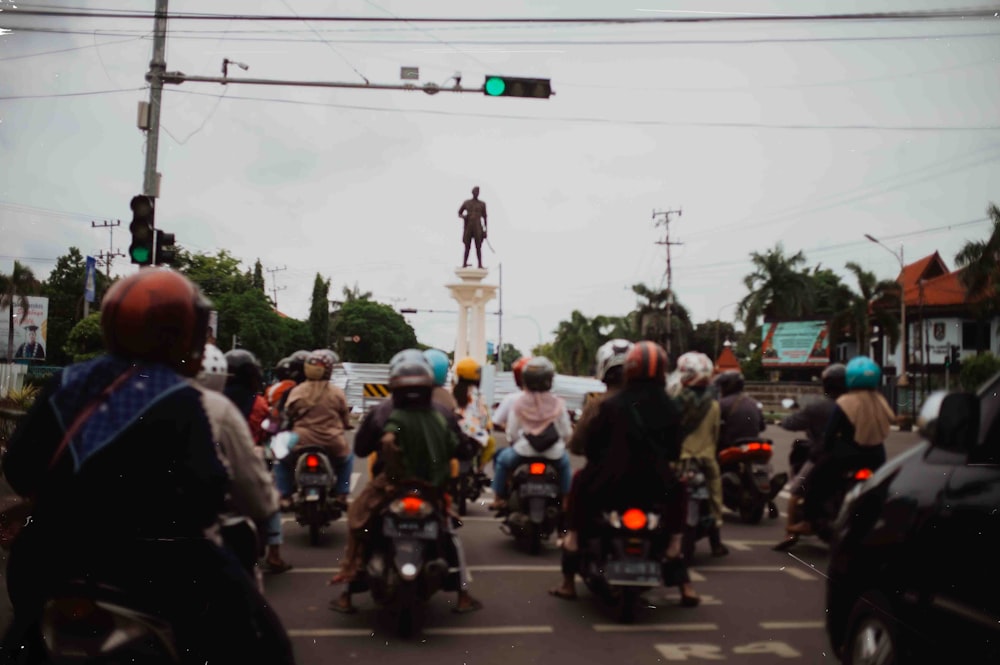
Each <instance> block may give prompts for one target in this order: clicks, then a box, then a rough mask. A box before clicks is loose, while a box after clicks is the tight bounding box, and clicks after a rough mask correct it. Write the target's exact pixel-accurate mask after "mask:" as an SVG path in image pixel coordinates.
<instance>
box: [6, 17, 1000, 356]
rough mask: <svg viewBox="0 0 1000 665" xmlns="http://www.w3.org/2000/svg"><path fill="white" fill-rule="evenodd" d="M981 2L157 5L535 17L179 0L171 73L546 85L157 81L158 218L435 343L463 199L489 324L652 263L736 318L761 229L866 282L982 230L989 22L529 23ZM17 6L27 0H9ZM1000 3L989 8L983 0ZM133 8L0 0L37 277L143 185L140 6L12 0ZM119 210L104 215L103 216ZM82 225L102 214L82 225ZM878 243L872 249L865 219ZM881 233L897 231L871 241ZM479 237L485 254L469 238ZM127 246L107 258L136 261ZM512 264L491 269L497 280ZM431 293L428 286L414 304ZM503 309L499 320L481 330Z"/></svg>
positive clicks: (22, 213) (997, 101)
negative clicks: (500, 92)
mask: <svg viewBox="0 0 1000 665" xmlns="http://www.w3.org/2000/svg"><path fill="white" fill-rule="evenodd" d="M972 5H976V3H975V0H957V1H956V0H866V1H864V2H861V1H856V2H855V1H846V0H845V1H838V2H821V1H818V0H796V1H794V2H786V1H773V2H763V1H761V0H740V1H735V0H732V1H723V0H712V1H711V2H707V1H704V0H634V1H633V2H630V3H623V2H621V1H620V0H573V1H572V2H570V1H568V0H567V1H564V2H554V1H550V2H527V1H516V0H508V1H505V2H497V1H495V0H480V1H478V2H475V3H469V2H458V1H444V0H433V1H431V0H428V1H421V2H414V1H412V0H410V1H403V0H377V1H376V0H344V1H342V2H326V1H321V0H212V1H201V2H194V1H192V0H185V1H182V0H171V1H170V3H169V10H170V12H172V13H174V12H176V13H184V12H201V13H216V14H226V15H229V14H266V15H281V16H289V17H300V16H342V17H343V16H348V17H384V18H397V19H399V18H417V17H427V18H474V17H477V18H518V19H522V18H530V19H535V21H534V22H512V23H422V22H421V23H415V22H412V21H395V22H388V23H361V22H324V21H315V20H313V21H302V20H294V21H282V22H277V21H272V22H259V21H258V22H245V21H239V20H233V19H225V20H214V21H208V20H181V19H176V20H170V21H168V26H167V27H168V37H167V47H166V61H167V70H168V71H181V72H184V73H185V74H188V75H202V76H220V75H221V69H222V61H223V59H224V58H229V59H231V60H235V61H238V62H241V63H244V64H246V65H247V66H248V69H247V70H246V71H244V70H242V69H239V68H236V67H233V66H231V67H230V72H229V74H230V76H231V77H232V78H234V79H235V78H239V77H253V78H261V79H274V80H295V81H334V82H344V83H364V81H365V80H367V81H369V82H370V83H372V84H378V83H382V84H399V83H402V82H403V81H402V80H401V78H400V77H401V72H400V68H401V67H404V66H405V67H419V77H420V78H419V82H418V84H419V85H423V84H426V83H436V84H438V85H440V86H442V87H447V86H451V85H453V84H454V79H453V78H452V77H454V76H455V75H456V74H458V75H460V76H461V82H462V86H463V87H472V88H479V87H480V86H481V85H482V83H483V80H484V77H485V76H486V75H488V74H499V75H509V76H529V77H539V78H549V79H551V85H552V89H553V91H554V92H555V94H554V95H553V96H552V97H551V98H549V99H544V100H540V99H517V98H488V97H485V96H484V95H483V94H481V93H478V92H474V93H468V94H456V93H447V92H441V93H439V94H436V95H428V94H425V93H424V92H422V91H419V90H416V91H405V90H376V89H367V90H365V89H345V88H312V87H301V86H259V85H244V84H235V83H229V84H227V85H225V86H223V85H220V84H218V83H201V82H190V81H188V82H185V83H182V84H179V85H177V84H167V85H166V86H165V92H164V94H163V101H162V115H161V133H160V149H159V155H158V163H157V170H158V171H159V172H160V173H161V174H162V181H161V188H160V196H159V199H158V200H157V211H156V224H157V228H161V229H164V230H166V231H168V232H172V233H174V234H175V235H176V237H177V240H178V243H179V244H181V245H182V246H184V247H185V248H187V249H189V250H192V251H200V252H209V253H214V252H215V251H217V250H218V249H222V248H224V249H227V250H228V251H230V252H231V253H232V254H233V255H235V256H236V257H238V258H240V259H241V260H242V261H243V262H244V264H245V265H246V266H247V267H248V268H250V267H252V266H253V264H254V262H255V261H256V260H257V259H259V260H260V261H261V263H262V264H263V266H264V268H265V269H266V270H267V272H266V273H265V276H266V278H267V288H268V291H269V293H270V294H271V295H272V296H273V297H275V298H276V300H277V304H278V309H279V310H280V311H282V312H283V313H285V314H288V315H289V316H293V317H296V318H301V319H304V318H306V317H307V316H308V310H309V305H310V294H311V291H312V287H313V281H314V278H315V276H316V274H317V273H319V274H321V275H322V276H323V277H324V278H329V279H330V280H331V283H332V287H331V298H336V297H338V296H339V294H340V291H341V289H342V288H343V287H345V286H347V287H353V286H354V285H355V284H357V286H358V287H359V288H360V289H361V290H362V291H371V292H373V295H374V297H375V299H377V300H379V301H382V302H385V303H388V304H391V305H393V306H394V307H397V308H414V309H417V310H418V313H416V314H407V315H406V318H407V320H408V321H409V322H410V324H411V325H412V326H413V327H414V329H415V330H416V332H417V336H418V339H419V340H420V341H421V342H423V343H425V344H430V345H434V346H438V347H441V348H444V349H446V350H451V349H452V348H453V347H454V338H455V328H456V318H457V317H456V313H455V311H456V309H457V305H456V304H455V303H454V301H452V300H451V299H450V297H449V295H448V291H447V289H446V288H445V284H447V283H451V282H455V281H456V276H455V273H454V271H455V269H456V268H457V267H458V266H459V265H460V264H461V259H462V251H463V247H462V244H461V231H462V226H461V224H462V223H461V220H460V219H459V218H458V216H457V212H458V208H459V206H460V205H461V203H462V201H464V200H465V199H466V198H468V197H469V196H470V190H471V189H472V187H473V186H477V185H478V186H479V187H480V189H481V194H480V198H481V199H482V200H483V201H485V202H486V205H487V210H488V214H489V238H488V239H489V244H488V245H484V246H483V253H484V257H483V259H484V263H485V264H486V266H487V267H488V268H489V269H490V274H489V276H488V277H487V281H488V282H490V283H494V284H500V285H501V287H502V288H501V293H502V308H503V316H502V317H499V316H497V315H496V312H497V311H498V309H499V302H498V301H493V302H492V303H491V304H490V305H489V306H488V310H489V312H490V315H489V316H488V320H487V329H488V331H489V339H490V340H491V341H499V340H500V338H501V336H502V341H503V342H504V343H513V344H514V345H515V346H517V347H518V348H519V349H521V350H522V351H524V352H528V351H529V350H530V349H531V347H533V346H535V345H536V344H538V343H539V342H540V341H551V340H552V339H553V331H554V329H555V328H556V326H557V325H558V323H559V322H560V321H561V320H564V319H568V318H569V316H570V313H571V312H572V311H573V310H579V311H581V312H582V313H583V314H585V315H587V316H596V315H599V314H605V315H624V314H626V313H627V312H629V311H631V310H632V309H634V307H635V305H636V298H635V295H634V294H633V293H632V291H631V288H630V287H631V285H632V284H636V283H645V284H647V285H650V286H655V287H663V286H664V285H665V284H666V257H667V251H666V246H665V245H663V244H657V243H658V242H662V241H663V240H664V238H665V235H664V234H665V229H664V227H663V226H662V225H657V223H656V222H657V221H658V220H659V221H662V220H663V219H664V215H654V212H663V211H670V210H674V211H679V212H677V213H674V214H672V215H670V216H669V218H670V220H671V221H670V225H669V232H670V240H671V242H675V243H680V244H676V245H671V246H670V251H671V281H672V286H673V289H674V291H675V293H676V295H677V298H678V300H679V301H680V302H681V303H682V304H683V305H684V306H685V307H687V308H688V310H689V311H690V313H691V316H692V319H693V320H694V321H695V322H699V321H705V320H714V319H717V318H719V319H722V320H732V319H733V318H734V316H735V309H736V302H737V301H739V300H740V299H741V298H743V297H744V296H745V295H746V293H747V291H746V287H745V286H744V285H743V277H744V276H745V275H746V274H747V273H748V272H749V271H750V254H751V252H755V251H756V252H763V251H766V250H767V249H769V248H771V247H773V246H774V245H775V244H776V243H778V242H781V243H783V245H784V247H785V249H786V250H787V251H788V252H789V253H793V252H796V251H799V250H803V251H804V253H805V255H806V258H807V261H808V265H810V266H814V265H817V264H820V265H822V266H824V267H829V268H832V269H833V270H835V271H837V272H838V273H840V274H842V275H845V277H846V276H847V271H846V270H845V268H844V264H845V263H846V262H847V261H852V260H853V261H857V262H859V263H861V264H862V265H863V266H864V267H865V268H866V269H868V270H871V271H873V272H875V273H876V275H877V276H878V277H880V278H886V279H891V278H894V277H895V276H896V274H897V273H898V271H899V258H898V256H894V253H895V254H897V255H898V254H899V252H900V251H901V250H902V252H903V258H904V259H905V260H906V262H907V263H909V262H911V261H913V260H916V259H919V258H921V257H923V256H926V255H928V254H931V253H933V252H935V251H938V252H940V254H941V256H942V258H943V259H944V261H945V263H946V264H947V265H948V266H949V267H954V265H955V264H954V257H955V254H956V252H957V251H958V250H959V248H960V247H961V246H962V245H963V244H964V243H965V242H967V241H969V240H977V239H984V238H985V237H986V235H987V233H988V230H989V223H988V222H987V221H986V208H987V206H988V205H989V204H990V203H991V202H996V203H998V204H1000V114H998V109H1000V86H998V85H997V82H998V81H1000V18H998V17H996V16H988V17H986V18H969V17H966V18H964V19H947V20H944V19H933V20H931V19H920V20H899V19H896V20H893V21H876V20H852V21H829V20H827V21H820V20H811V21H801V22H775V21H745V22H721V23H720V22H715V23H664V22H658V23H643V24H634V23H626V24H622V23H617V24H612V23H586V24H551V23H549V24H546V23H542V22H537V20H538V19H544V18H628V19H662V18H718V17H724V16H740V17H744V18H748V17H750V16H751V15H752V16H765V15H772V16H773V15H780V14H796V15H815V14H824V13H825V14H830V13H857V12H899V11H918V10H931V9H960V8H968V7H970V6H972ZM15 6H16V8H15ZM976 6H977V7H979V8H980V9H982V8H986V9H989V8H992V9H994V10H996V12H997V13H1000V4H998V3H996V2H994V3H980V4H978V5H976ZM63 7H65V8H77V9H81V8H82V9H83V10H85V11H94V10H105V9H127V10H131V11H136V10H145V11H152V10H153V7H154V2H153V1H152V0H146V1H144V2H142V3H139V2H125V1H124V0H95V1H94V2H88V1H86V0H41V1H40V2H31V1H26V2H12V1H11V0H0V8H2V9H3V10H4V11H3V12H0V32H2V33H3V34H2V35H0V237H2V238H3V241H2V243H0V272H9V271H10V270H11V268H12V267H13V261H14V260H15V259H17V260H20V261H23V262H25V263H27V264H28V265H29V266H30V267H31V268H32V269H33V270H34V271H35V273H36V275H37V276H39V277H40V278H44V277H45V276H47V275H48V273H49V271H50V270H51V269H52V267H53V266H54V264H55V259H56V257H58V256H60V255H62V254H65V253H66V251H67V249H68V247H70V246H76V247H79V248H80V249H81V251H82V252H83V253H84V254H89V255H96V254H97V253H98V252H101V251H103V252H108V251H109V247H111V248H113V249H114V250H115V251H118V252H125V251H126V250H127V247H128V230H127V227H128V222H129V219H130V211H129V207H128V203H129V200H130V199H131V197H132V196H134V195H135V194H138V193H140V192H141V190H142V182H143V167H144V160H145V154H144V146H145V140H146V137H145V133H144V132H142V131H141V130H139V129H138V128H137V127H136V115H137V105H138V103H139V102H140V101H148V100H149V93H148V90H147V89H146V87H147V84H146V81H145V74H146V72H147V70H148V65H149V60H150V57H151V53H152V39H151V35H152V30H153V25H152V20H150V19H148V18H141V19H118V18H82V17H77V18H64V17H56V18H53V17H42V16H25V15H21V16H18V9H20V10H24V9H32V8H34V9H43V8H63ZM115 220H121V222H122V225H121V226H119V227H115V228H113V229H112V230H109V228H107V227H103V226H102V225H103V224H105V222H114V221H115ZM95 224H96V226H97V228H95ZM865 234H870V235H873V236H875V237H877V238H880V239H884V243H885V245H886V246H888V249H887V248H886V247H880V246H877V245H876V244H874V243H871V242H869V241H867V240H865V237H864V235H865ZM889 250H891V251H889ZM472 256H473V257H474V256H475V251H474V250H473V253H472ZM136 269H137V267H136V266H133V265H131V264H130V263H129V262H128V259H127V258H122V257H116V258H115V259H114V261H113V263H112V268H111V272H112V274H117V275H124V274H129V273H131V272H134V271H135V270H136ZM501 274H502V280H501ZM427 310H432V311H427ZM501 318H502V331H501V330H500V326H501V320H500V319H501Z"/></svg>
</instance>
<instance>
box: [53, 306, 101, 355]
mask: <svg viewBox="0 0 1000 665" xmlns="http://www.w3.org/2000/svg"><path fill="white" fill-rule="evenodd" d="M62 350H63V351H64V352H65V353H66V354H67V355H68V356H69V357H70V360H71V361H72V362H75V363H78V362H83V361H84V360H90V359H91V358H96V357H97V356H99V355H101V354H102V353H104V351H105V349H104V336H103V335H102V334H101V313H100V312H94V313H93V314H90V315H88V316H86V317H84V318H82V319H80V321H79V323H77V324H76V325H75V326H73V329H72V330H70V331H69V335H68V336H67V338H66V344H65V345H64V346H63V349H62Z"/></svg>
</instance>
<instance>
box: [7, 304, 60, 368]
mask: <svg viewBox="0 0 1000 665" xmlns="http://www.w3.org/2000/svg"><path fill="white" fill-rule="evenodd" d="M17 300H18V298H17V297H15V300H14V359H15V360H18V359H22V358H24V359H31V360H45V345H46V343H47V342H48V339H47V335H48V329H49V299H48V298H42V297H40V296H28V311H27V312H22V311H21V310H20V309H19V308H18V306H17ZM9 317H10V310H8V309H7V308H6V307H5V308H4V310H3V312H0V357H3V358H5V359H6V358H7V335H8V334H9V331H10V327H9V326H8V323H9Z"/></svg>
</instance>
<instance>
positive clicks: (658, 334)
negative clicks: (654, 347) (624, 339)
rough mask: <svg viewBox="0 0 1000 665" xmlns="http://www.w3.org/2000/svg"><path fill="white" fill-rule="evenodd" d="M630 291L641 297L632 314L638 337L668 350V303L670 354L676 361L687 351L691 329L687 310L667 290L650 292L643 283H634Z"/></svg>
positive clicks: (692, 328) (692, 327)
mask: <svg viewBox="0 0 1000 665" xmlns="http://www.w3.org/2000/svg"><path fill="white" fill-rule="evenodd" d="M632 292H633V293H635V294H636V295H637V296H639V297H640V298H642V299H643V300H640V301H639V302H638V303H636V309H635V311H634V312H633V313H632V318H633V320H634V329H635V330H636V331H637V332H638V334H639V337H641V338H642V339H648V340H651V341H653V342H656V343H657V344H659V345H660V346H662V347H664V348H666V347H667V337H668V334H667V303H668V301H669V302H670V335H669V337H670V338H671V344H670V345H669V346H670V355H671V357H672V358H676V357H677V356H678V355H680V353H681V352H682V351H683V350H687V348H688V345H689V342H690V339H691V333H692V331H693V330H694V326H693V325H692V324H691V316H690V315H689V314H688V311H687V308H685V307H684V305H682V304H680V303H679V302H677V300H676V297H673V298H672V296H671V293H670V290H669V289H658V290H653V289H650V288H649V287H648V286H646V285H645V284H633V285H632Z"/></svg>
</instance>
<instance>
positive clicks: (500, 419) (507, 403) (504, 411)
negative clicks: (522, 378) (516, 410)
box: [493, 388, 524, 429]
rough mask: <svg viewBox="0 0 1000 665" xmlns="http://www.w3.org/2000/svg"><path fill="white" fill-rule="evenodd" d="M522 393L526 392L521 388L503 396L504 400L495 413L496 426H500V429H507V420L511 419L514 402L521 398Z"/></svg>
mask: <svg viewBox="0 0 1000 665" xmlns="http://www.w3.org/2000/svg"><path fill="white" fill-rule="evenodd" d="M522 392H524V391H523V390H521V389H520V388H519V389H517V390H515V391H514V392H512V393H507V394H506V395H504V396H503V399H502V400H500V406H498V407H497V410H496V411H494V412H493V424H494V425H500V427H503V428H504V429H506V428H507V418H509V417H510V410H511V407H513V406H514V400H516V399H517V398H518V397H520V396H521V393H522Z"/></svg>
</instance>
